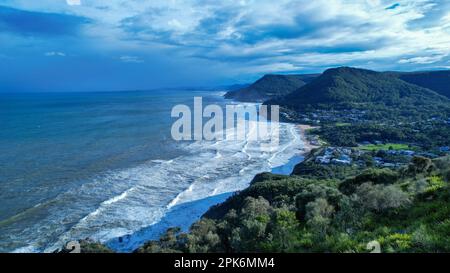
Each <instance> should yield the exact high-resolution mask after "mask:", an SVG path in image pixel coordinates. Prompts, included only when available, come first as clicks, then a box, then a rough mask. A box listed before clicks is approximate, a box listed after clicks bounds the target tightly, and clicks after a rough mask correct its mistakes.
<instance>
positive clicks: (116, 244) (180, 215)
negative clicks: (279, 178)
mask: <svg viewBox="0 0 450 273" xmlns="http://www.w3.org/2000/svg"><path fill="white" fill-rule="evenodd" d="M294 126H295V128H296V129H297V130H296V131H297V133H298V135H299V137H300V139H301V141H302V144H303V145H302V147H301V148H300V149H298V152H297V153H296V154H295V155H294V156H292V157H291V158H289V159H288V161H287V162H286V163H284V164H283V165H280V166H277V167H274V168H272V169H271V170H270V173H273V174H279V175H291V173H292V172H293V170H294V168H295V166H296V165H297V164H299V163H301V162H302V161H303V160H304V159H305V157H306V156H307V155H308V154H309V153H310V152H311V150H312V149H314V148H317V147H318V146H315V145H313V144H312V143H311V142H310V140H308V138H307V132H306V131H307V130H308V129H311V128H312V127H311V126H308V125H302V124H294ZM249 182H250V181H249ZM248 186H249V185H247V187H245V188H248ZM245 188H244V189H245ZM244 189H243V190H244ZM238 192H239V191H233V192H227V193H223V194H220V195H216V196H210V197H206V198H203V199H200V200H197V201H193V202H188V203H182V204H179V205H176V206H174V207H172V208H171V209H170V210H169V211H168V212H167V214H166V215H165V216H164V217H163V219H161V220H160V221H159V222H157V223H155V224H152V225H150V226H147V227H144V228H142V229H141V230H138V231H136V232H134V233H132V234H128V235H125V236H121V237H118V238H113V239H111V240H109V241H107V242H105V244H106V245H107V246H108V247H110V248H112V249H113V250H115V251H117V252H122V253H123V252H124V253H129V252H133V251H134V250H136V249H138V248H139V247H141V246H142V245H144V244H145V243H146V242H149V241H152V240H158V239H159V237H160V236H161V235H163V234H164V233H165V232H166V230H167V229H168V228H170V227H180V228H181V230H182V232H187V231H188V230H189V228H190V227H191V225H192V224H193V223H195V222H196V221H198V220H199V219H201V217H203V215H204V214H205V213H206V212H207V211H208V210H209V209H210V208H211V207H213V206H215V205H217V204H220V203H223V202H225V201H226V200H227V199H228V198H229V197H231V196H232V195H234V194H236V193H238Z"/></svg>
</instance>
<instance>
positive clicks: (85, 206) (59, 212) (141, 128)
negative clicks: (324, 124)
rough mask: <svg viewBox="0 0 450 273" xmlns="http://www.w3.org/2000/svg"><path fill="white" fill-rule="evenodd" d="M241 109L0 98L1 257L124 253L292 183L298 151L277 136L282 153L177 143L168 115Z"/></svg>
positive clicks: (168, 95)
mask: <svg viewBox="0 0 450 273" xmlns="http://www.w3.org/2000/svg"><path fill="white" fill-rule="evenodd" d="M194 96H201V97H202V98H203V104H204V105H207V104H217V105H220V106H222V107H224V106H225V105H226V104H234V102H232V101H229V100H225V99H223V92H218V91H193V90H152V91H139V92H137V91H136V92H92V93H17V94H0V252H51V251H53V250H55V249H56V248H60V247H61V246H62V245H63V244H64V243H65V242H68V241H70V240H75V239H84V238H92V239H93V240H97V241H101V242H103V243H105V244H107V245H108V246H110V247H111V248H113V249H115V250H116V251H120V252H129V251H132V250H133V249H135V248H137V247H139V246H140V245H141V244H142V243H143V242H145V241H146V240H150V239H156V238H158V236H159V235H160V234H161V233H163V232H164V231H165V229H167V228H169V227H171V226H180V227H182V228H183V229H184V230H186V229H187V228H188V227H189V225H190V224H192V223H193V222H194V221H195V220H196V219H198V218H199V217H200V216H201V215H202V214H203V213H204V212H205V211H206V210H207V209H208V207H210V206H212V205H214V204H217V203H219V202H222V201H224V200H225V199H226V198H227V197H229V196H230V195H232V194H233V193H234V192H236V191H239V190H242V189H244V188H245V187H247V186H248V185H249V183H250V181H251V180H252V178H253V177H254V176H255V175H256V174H258V173H260V172H263V171H272V172H274V173H282V174H288V173H289V172H290V171H292V167H293V165H295V164H296V163H298V162H299V161H301V160H302V158H301V157H300V156H299V154H300V149H301V148H302V147H303V143H302V139H301V137H300V135H299V132H298V130H297V128H296V127H295V126H294V125H293V124H283V123H282V124H280V145H279V147H278V148H277V149H274V150H271V151H262V150H261V149H260V146H259V145H258V143H255V142H251V141H245V140H244V141H227V140H222V141H189V142H188V141H175V140H173V139H172V138H171V126H172V124H173V122H174V121H175V120H176V119H174V118H172V117H171V110H172V107H173V106H175V105H177V104H186V105H190V106H191V105H192V104H193V101H194V99H193V98H194Z"/></svg>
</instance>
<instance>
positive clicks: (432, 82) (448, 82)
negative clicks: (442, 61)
mask: <svg viewBox="0 0 450 273" xmlns="http://www.w3.org/2000/svg"><path fill="white" fill-rule="evenodd" d="M393 74H394V75H395V76H397V77H399V78H400V79H402V80H404V81H406V82H409V83H412V84H415V85H418V86H421V87H424V88H428V89H431V90H433V91H435V92H437V93H439V94H441V95H443V96H446V97H447V98H450V71H448V70H443V71H425V72H412V73H393Z"/></svg>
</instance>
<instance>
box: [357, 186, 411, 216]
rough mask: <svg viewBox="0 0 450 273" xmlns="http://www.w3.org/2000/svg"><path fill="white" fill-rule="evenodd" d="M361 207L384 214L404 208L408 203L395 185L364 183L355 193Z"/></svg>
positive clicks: (407, 199)
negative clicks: (390, 210)
mask: <svg viewBox="0 0 450 273" xmlns="http://www.w3.org/2000/svg"><path fill="white" fill-rule="evenodd" d="M356 195H357V196H358V198H359V200H360V203H361V205H362V206H363V207H364V208H365V209H367V210H371V211H375V212H384V211H387V210H389V209H395V208H400V207H403V206H405V205H406V204H408V203H409V202H410V200H409V196H408V194H407V193H405V192H403V191H402V190H401V189H400V188H399V187H398V186H397V185H389V186H384V185H374V184H372V183H364V184H362V185H361V186H359V187H358V189H357V191H356Z"/></svg>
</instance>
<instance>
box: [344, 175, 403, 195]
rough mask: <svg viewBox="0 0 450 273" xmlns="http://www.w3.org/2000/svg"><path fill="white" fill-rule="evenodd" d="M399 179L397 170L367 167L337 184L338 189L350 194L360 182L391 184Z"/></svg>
mask: <svg viewBox="0 0 450 273" xmlns="http://www.w3.org/2000/svg"><path fill="white" fill-rule="evenodd" d="M398 179H399V175H398V173H397V172H394V171H392V170H390V169H368V170H365V171H364V172H363V173H361V174H360V175H357V176H355V177H353V178H350V179H347V180H345V181H344V182H342V183H341V184H340V185H339V190H340V191H342V192H343V193H345V194H352V193H354V192H355V190H356V189H357V188H358V187H359V186H360V185H362V184H364V183H367V182H371V183H373V184H393V183H395V182H396V181H397V180H398Z"/></svg>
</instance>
